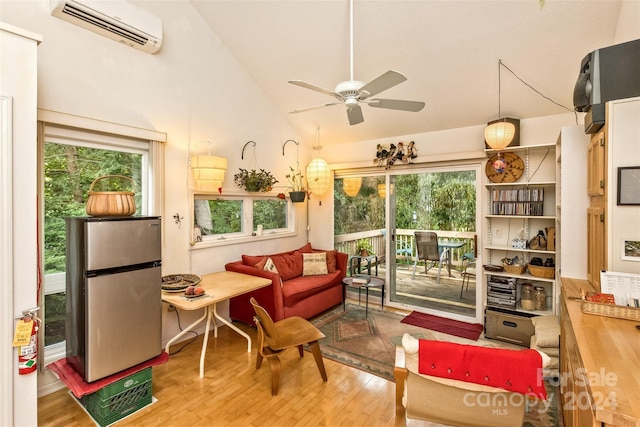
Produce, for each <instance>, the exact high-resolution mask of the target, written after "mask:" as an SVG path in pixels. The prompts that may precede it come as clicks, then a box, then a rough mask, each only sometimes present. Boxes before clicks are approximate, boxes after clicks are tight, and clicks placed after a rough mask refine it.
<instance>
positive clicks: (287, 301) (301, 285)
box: [282, 271, 340, 307]
mask: <svg viewBox="0 0 640 427" xmlns="http://www.w3.org/2000/svg"><path fill="white" fill-rule="evenodd" d="M339 277H340V272H338V271H336V272H333V273H329V274H323V275H321V276H300V277H296V278H295V279H291V280H287V281H286V282H283V284H282V299H283V301H284V306H285V307H293V306H294V305H295V304H296V303H298V302H299V301H301V300H303V299H306V298H309V297H310V296H313V295H315V294H317V293H319V292H322V291H323V290H325V289H328V288H331V287H334V286H336V284H335V283H336V281H337V282H338V283H340V281H339V280H338V279H339Z"/></svg>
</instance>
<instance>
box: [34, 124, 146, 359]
mask: <svg viewBox="0 0 640 427" xmlns="http://www.w3.org/2000/svg"><path fill="white" fill-rule="evenodd" d="M42 129H43V132H41V135H42V138H41V140H40V153H41V156H42V176H43V179H44V183H43V189H44V191H43V194H44V196H43V197H44V203H43V211H44V226H43V230H44V232H43V240H44V244H43V252H44V254H43V259H44V262H43V266H44V292H43V293H44V327H45V333H44V341H45V346H46V347H47V351H49V350H51V351H54V352H57V351H58V350H59V351H62V349H63V348H64V340H65V316H66V314H65V313H66V307H65V304H66V301H65V286H66V281H65V268H66V257H65V254H66V241H65V220H64V218H65V217H67V216H84V215H86V211H85V206H86V201H87V196H88V191H89V189H90V188H91V187H92V185H94V188H93V191H101V190H115V189H122V190H128V189H131V190H132V191H134V192H135V201H136V215H146V214H148V213H149V212H150V206H153V205H154V203H155V202H156V201H155V200H153V198H152V197H151V191H150V189H151V188H152V187H153V186H152V185H151V184H150V183H151V182H153V180H152V174H151V172H152V169H153V168H152V167H151V166H150V165H152V164H153V163H154V162H153V161H152V153H153V152H154V151H155V150H154V147H155V142H153V141H148V140H140V139H137V138H127V137H121V136H113V135H108V134H103V133H99V132H90V131H83V130H78V129H71V128H66V127H58V126H54V125H49V124H44V125H42ZM109 175H115V176H116V177H113V178H106V177H107V176H109ZM117 176H124V177H126V178H127V179H124V178H118V177H117ZM101 177H105V178H104V179H97V178H101ZM103 185H106V186H107V188H102V186H103ZM109 186H113V187H109ZM118 186H122V187H120V188H118ZM56 349H57V350H56Z"/></svg>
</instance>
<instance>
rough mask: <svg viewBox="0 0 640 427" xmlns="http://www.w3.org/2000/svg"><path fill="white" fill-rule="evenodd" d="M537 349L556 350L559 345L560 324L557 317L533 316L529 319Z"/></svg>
mask: <svg viewBox="0 0 640 427" xmlns="http://www.w3.org/2000/svg"><path fill="white" fill-rule="evenodd" d="M531 323H533V328H534V329H535V335H536V345H537V346H538V347H542V348H546V347H551V348H558V346H559V345H560V323H559V322H558V316H535V317H532V318H531Z"/></svg>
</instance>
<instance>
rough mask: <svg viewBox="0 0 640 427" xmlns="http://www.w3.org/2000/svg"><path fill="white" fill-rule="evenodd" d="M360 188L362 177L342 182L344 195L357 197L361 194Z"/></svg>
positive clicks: (350, 178)
mask: <svg viewBox="0 0 640 427" xmlns="http://www.w3.org/2000/svg"><path fill="white" fill-rule="evenodd" d="M360 187H362V177H361V176H353V177H349V178H344V179H343V180H342V189H343V190H344V194H346V195H347V196H349V197H356V196H357V195H358V193H359V192H360Z"/></svg>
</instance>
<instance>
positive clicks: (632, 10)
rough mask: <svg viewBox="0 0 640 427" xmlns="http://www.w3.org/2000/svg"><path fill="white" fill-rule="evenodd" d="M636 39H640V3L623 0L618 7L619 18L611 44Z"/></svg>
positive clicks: (634, 0)
mask: <svg viewBox="0 0 640 427" xmlns="http://www.w3.org/2000/svg"><path fill="white" fill-rule="evenodd" d="M636 39H640V1H637V0H625V1H623V2H622V6H621V7H620V17H619V18H618V26H617V27H616V34H615V37H614V43H612V44H618V43H624V42H627V41H630V40H636Z"/></svg>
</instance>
